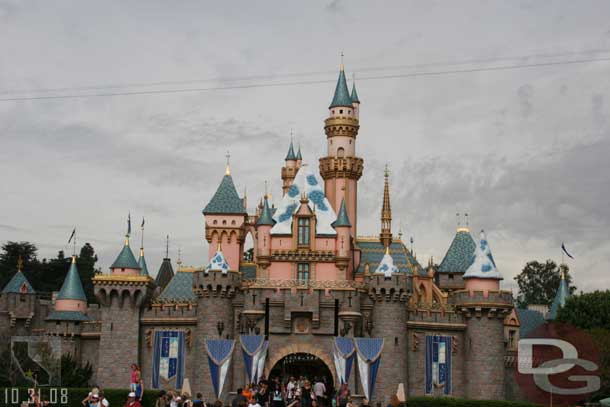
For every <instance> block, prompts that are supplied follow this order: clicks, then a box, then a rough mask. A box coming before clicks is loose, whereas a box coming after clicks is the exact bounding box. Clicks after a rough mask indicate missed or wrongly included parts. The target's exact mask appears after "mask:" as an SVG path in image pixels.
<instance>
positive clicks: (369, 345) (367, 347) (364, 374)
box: [354, 338, 383, 401]
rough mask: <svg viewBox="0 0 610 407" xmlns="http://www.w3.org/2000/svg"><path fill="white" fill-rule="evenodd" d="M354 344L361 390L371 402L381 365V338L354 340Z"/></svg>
mask: <svg viewBox="0 0 610 407" xmlns="http://www.w3.org/2000/svg"><path fill="white" fill-rule="evenodd" d="M354 344H355V345H356V352H357V355H358V371H359V372H360V383H361V384H362V390H363V392H364V396H365V397H366V399H367V400H369V401H371V399H372V397H373V391H374V390H375V381H376V380H377V372H378V371H379V364H380V363H381V351H382V350H383V338H354Z"/></svg>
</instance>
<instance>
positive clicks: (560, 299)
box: [548, 272, 570, 319]
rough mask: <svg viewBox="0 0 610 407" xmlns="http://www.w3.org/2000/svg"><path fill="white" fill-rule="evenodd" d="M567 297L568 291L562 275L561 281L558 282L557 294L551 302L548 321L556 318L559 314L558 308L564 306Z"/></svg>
mask: <svg viewBox="0 0 610 407" xmlns="http://www.w3.org/2000/svg"><path fill="white" fill-rule="evenodd" d="M562 273H563V272H562ZM569 296H570V290H569V289H568V283H567V281H566V279H565V276H564V275H563V274H562V275H561V281H560V282H559V288H558V289H557V294H555V299H554V300H553V304H551V311H550V312H549V316H548V319H555V318H557V312H559V308H561V307H563V306H564V305H566V300H567V299H568V297H569Z"/></svg>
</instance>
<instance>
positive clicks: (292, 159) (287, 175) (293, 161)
mask: <svg viewBox="0 0 610 407" xmlns="http://www.w3.org/2000/svg"><path fill="white" fill-rule="evenodd" d="M302 160H303V158H302V157H301V148H300V147H299V154H298V155H297V154H295V153H294V145H293V143H292V137H291V138H290V147H289V148H288V154H286V159H285V162H286V165H285V166H283V167H282V195H286V192H288V188H290V185H292V182H293V181H294V177H296V175H297V171H298V170H299V167H300V166H301V161H302Z"/></svg>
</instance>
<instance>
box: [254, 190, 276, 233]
mask: <svg viewBox="0 0 610 407" xmlns="http://www.w3.org/2000/svg"><path fill="white" fill-rule="evenodd" d="M261 225H268V226H273V225H275V221H274V220H273V213H272V212H271V208H270V207H269V201H268V200H267V196H266V195H265V200H264V203H263V209H262V210H261V216H260V217H259V218H258V220H257V221H256V226H261Z"/></svg>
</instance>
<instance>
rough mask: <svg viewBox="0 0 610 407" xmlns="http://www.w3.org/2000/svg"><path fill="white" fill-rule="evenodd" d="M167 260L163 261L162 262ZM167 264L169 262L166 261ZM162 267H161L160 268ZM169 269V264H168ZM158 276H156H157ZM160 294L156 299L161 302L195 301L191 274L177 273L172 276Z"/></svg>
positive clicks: (186, 272) (188, 272)
mask: <svg viewBox="0 0 610 407" xmlns="http://www.w3.org/2000/svg"><path fill="white" fill-rule="evenodd" d="M165 260H169V259H164V260H163V261H164V262H165ZM168 263H169V261H168ZM161 267H163V266H161ZM170 268H171V263H170ZM172 274H173V271H172ZM157 276H158V275H157ZM162 290H163V291H162V292H161V294H160V295H159V297H157V300H159V301H161V302H166V301H187V302H188V301H195V300H196V299H197V296H196V295H195V293H194V292H193V273H192V272H190V271H178V272H177V273H176V274H175V275H172V277H171V278H170V281H168V282H167V283H165V285H164V286H162Z"/></svg>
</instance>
